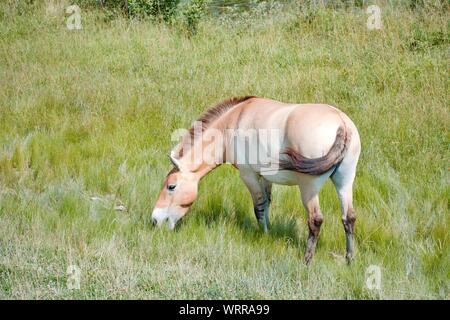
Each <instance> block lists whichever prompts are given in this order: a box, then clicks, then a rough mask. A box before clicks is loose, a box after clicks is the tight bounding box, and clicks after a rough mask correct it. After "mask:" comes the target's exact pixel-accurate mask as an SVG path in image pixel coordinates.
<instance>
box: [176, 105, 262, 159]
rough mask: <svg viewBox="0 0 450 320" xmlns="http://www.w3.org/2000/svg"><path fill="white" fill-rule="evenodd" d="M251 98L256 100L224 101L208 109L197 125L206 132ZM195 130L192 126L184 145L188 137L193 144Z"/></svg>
mask: <svg viewBox="0 0 450 320" xmlns="http://www.w3.org/2000/svg"><path fill="white" fill-rule="evenodd" d="M250 98H255V96H245V97H232V98H229V99H227V100H224V101H222V102H220V103H218V104H216V105H215V106H214V107H212V108H210V109H208V110H207V111H206V112H205V113H203V114H202V115H201V117H200V118H198V119H197V120H196V122H197V123H201V132H203V131H205V130H206V129H207V128H208V127H209V126H210V125H211V123H212V122H214V121H215V120H217V118H219V117H220V116H221V115H223V114H224V113H225V112H227V111H228V110H230V109H231V108H232V107H234V106H235V105H237V104H239V103H241V102H244V101H246V100H248V99H250ZM194 129H195V128H194V126H192V127H191V128H190V129H189V133H188V135H187V136H186V137H185V138H184V139H183V141H182V142H181V143H182V144H183V143H184V142H185V140H186V138H188V137H189V138H190V141H191V142H193V141H194V140H195V130H194ZM197 130H198V129H197ZM183 147H184V146H183V145H182V148H180V150H179V152H178V156H179V157H182V156H183V149H184V148H183Z"/></svg>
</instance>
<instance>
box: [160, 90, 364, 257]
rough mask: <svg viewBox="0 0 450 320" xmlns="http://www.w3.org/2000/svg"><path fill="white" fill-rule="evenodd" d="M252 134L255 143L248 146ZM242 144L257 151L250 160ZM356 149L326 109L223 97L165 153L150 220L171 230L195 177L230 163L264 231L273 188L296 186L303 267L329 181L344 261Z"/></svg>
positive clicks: (354, 133) (347, 123) (352, 133)
mask: <svg viewBox="0 0 450 320" xmlns="http://www.w3.org/2000/svg"><path fill="white" fill-rule="evenodd" d="M254 136H256V139H257V140H250V141H248V139H247V138H249V139H251V138H252V137H254ZM236 141H237V142H236ZM247 142H248V143H247ZM249 146H250V148H252V147H253V148H256V152H257V154H256V155H255V149H252V150H249ZM360 150H361V146H360V139H359V134H358V130H357V129H356V127H355V125H354V124H353V122H352V121H351V120H350V118H348V117H347V116H346V115H345V114H344V113H343V112H342V111H340V110H338V109H336V108H334V107H332V106H329V105H324V104H287V103H282V102H278V101H274V100H270V99H263V98H257V97H243V98H232V99H229V100H226V101H224V102H222V103H220V104H218V105H216V106H215V107H214V108H212V109H210V110H208V111H207V112H206V113H205V114H204V115H203V116H202V117H201V118H200V119H199V120H198V122H197V126H196V125H195V124H194V126H193V127H192V128H191V129H190V130H189V132H188V133H187V134H186V135H185V136H184V138H183V139H182V142H181V143H180V144H179V145H178V146H177V147H175V148H174V149H173V150H172V152H171V156H170V159H171V161H172V163H173V164H174V169H172V170H171V171H170V172H169V174H168V175H167V177H166V180H165V182H164V187H163V189H162V190H161V193H160V195H159V198H158V200H157V203H156V206H155V209H154V210H153V213H152V218H153V222H154V223H155V224H156V225H161V224H163V222H165V221H168V223H169V227H170V228H173V227H174V226H175V224H176V222H177V221H178V220H179V219H180V218H182V217H183V216H184V215H185V214H186V212H187V211H188V210H189V207H190V206H191V204H192V203H193V201H194V200H195V199H196V197H197V190H198V183H199V181H200V179H201V178H202V177H203V176H205V175H206V174H207V173H209V172H210V171H211V170H213V169H214V168H216V167H217V166H218V165H220V164H223V163H231V164H233V165H234V166H235V167H236V168H237V169H239V171H240V176H241V178H242V180H243V181H244V184H245V185H246V186H247V188H248V190H249V191H250V194H251V196H252V200H253V206H254V212H255V215H256V218H257V220H258V223H259V224H260V226H261V227H262V229H263V230H264V231H265V232H268V230H269V209H270V201H271V190H272V183H276V184H283V185H298V186H299V188H300V192H301V200H302V203H303V205H304V207H305V209H306V211H307V213H308V220H307V221H308V228H309V236H308V241H307V245H306V253H305V261H306V262H307V263H309V262H310V260H311V258H312V257H313V255H314V251H315V247H316V243H317V239H318V236H319V233H320V227H321V225H322V222H323V215H322V213H321V210H320V205H319V192H320V189H321V187H322V186H323V184H324V183H325V181H326V180H327V179H328V178H331V180H332V181H333V183H334V185H335V187H336V190H337V194H338V197H339V201H340V205H341V211H342V222H343V225H344V230H345V233H346V251H347V253H346V258H347V261H348V262H350V261H351V259H352V257H353V233H354V224H355V219H356V218H355V213H354V210H353V205H352V186H353V180H354V178H355V173H356V166H357V162H358V158H359V154H360ZM260 153H264V154H263V155H262V157H263V159H261V157H260V156H261V154H260Z"/></svg>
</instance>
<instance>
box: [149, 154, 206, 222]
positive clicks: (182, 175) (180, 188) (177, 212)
mask: <svg viewBox="0 0 450 320" xmlns="http://www.w3.org/2000/svg"><path fill="white" fill-rule="evenodd" d="M170 159H171V161H172V163H173V164H174V168H173V169H172V170H171V171H170V172H169V173H168V174H167V177H166V179H165V180H164V185H163V187H162V189H161V192H160V193H159V197H158V200H157V201H156V205H155V208H154V209H153V212H152V222H153V224H154V225H156V226H161V225H162V224H164V222H166V221H167V223H168V226H169V229H171V230H172V229H173V228H175V225H176V223H177V222H178V220H180V219H181V218H182V217H184V215H185V214H186V213H187V212H188V211H189V208H190V207H191V205H192V203H193V202H194V200H195V199H196V198H197V192H198V183H199V180H200V179H199V177H198V175H197V174H195V173H193V172H191V171H190V170H187V169H186V168H184V167H183V166H181V165H180V164H179V162H178V160H177V159H175V157H173V156H172V155H171V156H170Z"/></svg>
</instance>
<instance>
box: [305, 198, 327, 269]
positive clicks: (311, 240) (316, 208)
mask: <svg viewBox="0 0 450 320" xmlns="http://www.w3.org/2000/svg"><path fill="white" fill-rule="evenodd" d="M302 202H303V205H304V207H305V209H306V210H307V211H308V228H309V235H308V241H307V243H306V252H305V262H306V264H309V263H310V262H311V259H312V258H313V256H314V252H315V250H316V244H317V240H318V238H319V233H320V227H321V225H322V222H323V215H322V212H321V211H320V205H319V194H318V193H309V192H306V191H305V190H304V191H303V192H302Z"/></svg>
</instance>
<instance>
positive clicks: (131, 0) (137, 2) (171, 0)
mask: <svg viewBox="0 0 450 320" xmlns="http://www.w3.org/2000/svg"><path fill="white" fill-rule="evenodd" d="M179 3H180V0H128V8H127V10H128V13H129V15H130V16H134V17H142V16H151V17H155V18H158V19H162V20H164V21H165V22H169V21H170V20H171V19H172V17H173V16H174V14H175V12H176V9H177V7H178V4H179Z"/></svg>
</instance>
